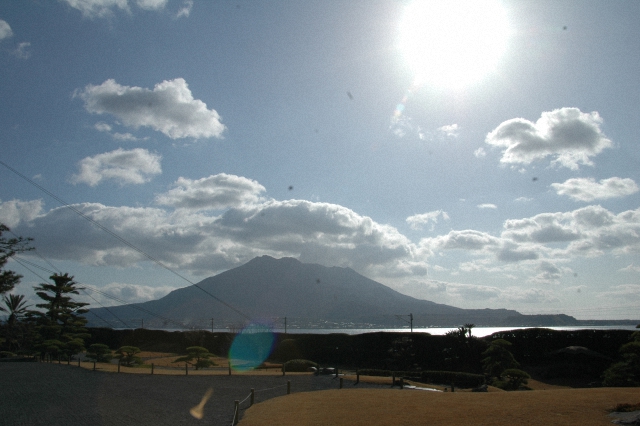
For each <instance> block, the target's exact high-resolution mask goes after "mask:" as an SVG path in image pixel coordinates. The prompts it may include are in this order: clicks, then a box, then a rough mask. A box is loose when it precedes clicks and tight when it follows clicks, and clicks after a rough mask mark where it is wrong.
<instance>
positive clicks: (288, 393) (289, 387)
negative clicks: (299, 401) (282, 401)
mask: <svg viewBox="0 0 640 426" xmlns="http://www.w3.org/2000/svg"><path fill="white" fill-rule="evenodd" d="M287 395H291V380H287Z"/></svg>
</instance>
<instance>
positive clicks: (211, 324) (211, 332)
mask: <svg viewBox="0 0 640 426" xmlns="http://www.w3.org/2000/svg"><path fill="white" fill-rule="evenodd" d="M211 333H212V334H213V318H211Z"/></svg>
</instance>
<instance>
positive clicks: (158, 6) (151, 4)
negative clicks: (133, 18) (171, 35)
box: [136, 0, 169, 10]
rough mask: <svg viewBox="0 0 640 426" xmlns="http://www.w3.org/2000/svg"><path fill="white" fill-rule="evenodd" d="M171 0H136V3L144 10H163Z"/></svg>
mask: <svg viewBox="0 0 640 426" xmlns="http://www.w3.org/2000/svg"><path fill="white" fill-rule="evenodd" d="M168 1H169V0H136V5H137V6H138V7H139V8H140V9H144V10H162V9H164V7H165V6H166V5H167V3H168Z"/></svg>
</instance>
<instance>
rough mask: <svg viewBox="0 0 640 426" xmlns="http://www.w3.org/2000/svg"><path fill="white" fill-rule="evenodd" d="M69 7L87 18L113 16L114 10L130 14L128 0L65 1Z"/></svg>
mask: <svg viewBox="0 0 640 426" xmlns="http://www.w3.org/2000/svg"><path fill="white" fill-rule="evenodd" d="M64 1H65V2H66V3H67V4H68V5H69V6H71V7H72V8H74V9H77V10H79V11H80V12H82V15H83V16H85V17H87V18H96V17H97V18H101V17H106V16H111V15H112V14H113V9H120V10H122V11H126V12H129V2H128V0H64Z"/></svg>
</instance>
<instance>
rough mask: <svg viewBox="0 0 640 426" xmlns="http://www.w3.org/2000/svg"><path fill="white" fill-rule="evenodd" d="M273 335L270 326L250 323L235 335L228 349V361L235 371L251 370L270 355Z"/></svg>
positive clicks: (273, 339)
mask: <svg viewBox="0 0 640 426" xmlns="http://www.w3.org/2000/svg"><path fill="white" fill-rule="evenodd" d="M274 341H275V337H274V334H273V332H272V331H271V326H270V325H268V324H264V323H251V324H249V325H248V326H247V327H245V328H244V329H243V330H242V331H241V332H240V333H238V334H237V335H236V337H235V338H234V339H233V343H232V344H231V348H230V349H229V362H230V363H231V368H232V369H233V370H235V371H248V370H253V369H254V368H256V367H258V366H259V365H260V364H262V363H263V362H264V361H265V360H266V359H267V358H268V357H269V355H271V351H272V350H273V343H274Z"/></svg>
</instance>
